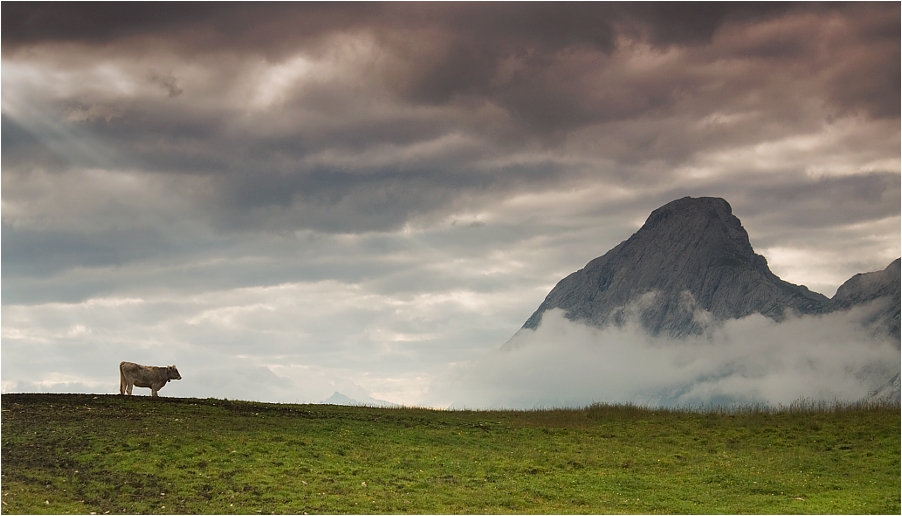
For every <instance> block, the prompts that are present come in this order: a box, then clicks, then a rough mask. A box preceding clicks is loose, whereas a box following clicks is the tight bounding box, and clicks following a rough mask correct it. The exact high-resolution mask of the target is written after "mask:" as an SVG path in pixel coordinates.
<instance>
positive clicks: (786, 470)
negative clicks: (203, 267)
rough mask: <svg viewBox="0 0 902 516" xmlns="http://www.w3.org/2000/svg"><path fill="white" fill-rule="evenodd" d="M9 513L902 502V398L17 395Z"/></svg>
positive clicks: (819, 507)
mask: <svg viewBox="0 0 902 516" xmlns="http://www.w3.org/2000/svg"><path fill="white" fill-rule="evenodd" d="M2 475H3V476H2V512H3V513H8V514H12V513H65V512H70V513H82V514H93V513H97V514H107V513H111V514H115V513H215V514H229V513H244V514H255V513H298V514H303V513H305V512H306V513H311V514H312V513H324V512H325V513H662V512H663V513H768V514H775V513H856V514H863V513H892V514H899V513H900V413H899V407H898V406H894V407H885V406H884V407H874V406H871V407H865V406H847V407H823V406H822V407H807V408H805V409H804V410H790V409H787V410H782V411H766V410H756V409H744V410H742V409H740V410H734V411H732V412H726V411H719V412H716V411H708V412H705V411H701V412H698V411H696V412H692V411H675V410H648V409H640V408H637V407H633V406H609V405H595V406H592V407H588V408H585V409H576V410H547V411H525V412H524V411H436V410H425V409H410V408H405V409H382V408H365V407H339V406H327V405H284V404H264V403H251V402H237V401H226V400H216V399H205V400H201V399H178V398H158V399H151V398H149V397H144V396H141V397H138V396H136V397H130V398H126V397H121V396H111V395H74V394H70V395H66V394H4V395H3V396H2Z"/></svg>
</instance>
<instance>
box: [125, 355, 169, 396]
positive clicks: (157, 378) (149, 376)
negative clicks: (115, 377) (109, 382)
mask: <svg viewBox="0 0 902 516" xmlns="http://www.w3.org/2000/svg"><path fill="white" fill-rule="evenodd" d="M181 379H182V375H180V374H179V370H178V369H176V368H175V366H174V365H171V366H166V367H158V366H146V365H140V364H135V363H132V362H121V363H120V364H119V394H125V393H126V392H128V393H129V394H131V393H132V386H134V385H137V386H138V387H150V392H151V395H152V396H156V395H157V391H159V390H160V389H162V388H163V386H164V385H166V382H168V381H169V380H181Z"/></svg>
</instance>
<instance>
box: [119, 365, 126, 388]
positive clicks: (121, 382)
mask: <svg viewBox="0 0 902 516" xmlns="http://www.w3.org/2000/svg"><path fill="white" fill-rule="evenodd" d="M123 367H125V362H119V394H125V371H123V370H122V368H123Z"/></svg>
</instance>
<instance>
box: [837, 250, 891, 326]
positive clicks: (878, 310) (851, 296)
mask: <svg viewBox="0 0 902 516" xmlns="http://www.w3.org/2000/svg"><path fill="white" fill-rule="evenodd" d="M900 262H902V260H900V259H898V258H897V259H896V260H895V261H893V263H891V264H889V265H888V266H887V267H886V268H885V269H883V270H882V271H876V272H866V273H863V274H856V275H854V276H852V277H851V278H849V280H848V281H846V282H845V283H843V284H842V285H840V287H839V288H838V289H837V290H836V294H835V295H834V296H833V298H832V299H830V301H829V302H828V303H827V304H826V305H825V306H824V309H823V311H824V313H829V312H836V311H841V310H848V309H850V308H853V307H855V306H860V305H865V304H868V303H874V305H875V306H874V308H873V311H872V312H871V313H870V314H869V316H868V317H867V318H866V319H865V321H863V322H864V324H865V326H867V327H869V328H872V329H873V330H874V331H875V332H878V333H886V334H888V335H891V336H894V337H895V338H896V339H899V337H900V335H899V333H900V332H899V315H900V311H902V306H900Z"/></svg>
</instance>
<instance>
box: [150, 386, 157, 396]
mask: <svg viewBox="0 0 902 516" xmlns="http://www.w3.org/2000/svg"><path fill="white" fill-rule="evenodd" d="M150 395H151V396H153V397H154V398H156V397H157V390H156V389H154V388H153V387H151V388H150Z"/></svg>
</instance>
